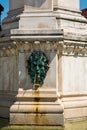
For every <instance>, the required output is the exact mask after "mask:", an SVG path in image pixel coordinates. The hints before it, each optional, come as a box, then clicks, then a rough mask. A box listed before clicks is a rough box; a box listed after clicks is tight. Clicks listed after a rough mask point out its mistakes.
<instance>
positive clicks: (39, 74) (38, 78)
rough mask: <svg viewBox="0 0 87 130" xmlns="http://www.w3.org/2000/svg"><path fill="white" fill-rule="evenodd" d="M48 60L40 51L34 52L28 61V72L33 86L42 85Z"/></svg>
mask: <svg viewBox="0 0 87 130" xmlns="http://www.w3.org/2000/svg"><path fill="white" fill-rule="evenodd" d="M48 68H49V67H48V59H47V57H46V55H45V54H44V53H43V52H41V51H34V52H33V53H32V54H31V55H30V57H29V59H28V72H29V75H30V77H31V81H32V83H33V84H39V85H42V84H43V82H44V78H45V76H46V73H47V71H48Z"/></svg>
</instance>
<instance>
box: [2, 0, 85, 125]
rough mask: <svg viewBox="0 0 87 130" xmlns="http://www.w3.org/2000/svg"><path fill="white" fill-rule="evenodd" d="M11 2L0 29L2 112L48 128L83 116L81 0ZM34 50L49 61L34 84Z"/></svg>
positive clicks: (15, 121) (12, 120) (19, 121)
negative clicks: (37, 84) (30, 61)
mask: <svg viewBox="0 0 87 130" xmlns="http://www.w3.org/2000/svg"><path fill="white" fill-rule="evenodd" d="M9 2H10V10H9V12H8V16H7V17H6V18H5V19H4V20H3V22H2V31H1V32H0V66H1V67H0V73H1V75H0V116H2V117H6V118H7V117H8V118H10V124H31V125H46V126H47V125H53V126H54V125H56V126H57V125H61V126H63V125H64V120H67V119H77V118H85V117H87V66H86V64H87V20H86V19H85V18H84V17H83V16H81V12H80V10H79V0H73V1H72V0H66V1H65V0H9ZM33 51H42V52H44V53H45V54H46V56H47V58H48V59H49V69H48V71H47V75H46V77H45V80H44V83H43V85H42V86H40V87H38V88H35V86H34V84H32V82H31V79H30V76H29V74H28V67H29V66H28V64H27V60H28V59H29V56H30V55H31V53H32V52H33Z"/></svg>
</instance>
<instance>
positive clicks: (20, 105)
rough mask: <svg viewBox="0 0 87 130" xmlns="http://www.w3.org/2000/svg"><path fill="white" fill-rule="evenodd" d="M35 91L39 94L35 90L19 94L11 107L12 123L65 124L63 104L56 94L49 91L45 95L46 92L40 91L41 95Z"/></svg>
mask: <svg viewBox="0 0 87 130" xmlns="http://www.w3.org/2000/svg"><path fill="white" fill-rule="evenodd" d="M32 92H33V90H32ZM35 93H37V94H38V91H37V90H35V91H34V93H33V94H29V93H27V94H24V95H23V93H22V94H18V96H17V102H15V103H14V104H13V105H12V106H11V108H10V124H26V125H48V126H51V125H53V126H55V125H61V126H63V125H64V116H63V106H62V105H61V103H60V102H59V101H58V99H57V97H56V96H55V95H56V94H54V93H51V92H49V93H48V94H47V95H45V94H44V93H45V92H43V94H42V93H40V92H39V94H40V97H39V96H37V94H36V95H35ZM29 95H30V96H29Z"/></svg>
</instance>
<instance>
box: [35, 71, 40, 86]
mask: <svg viewBox="0 0 87 130" xmlns="http://www.w3.org/2000/svg"><path fill="white" fill-rule="evenodd" d="M34 86H35V87H40V76H39V73H37V74H35V83H34Z"/></svg>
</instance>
